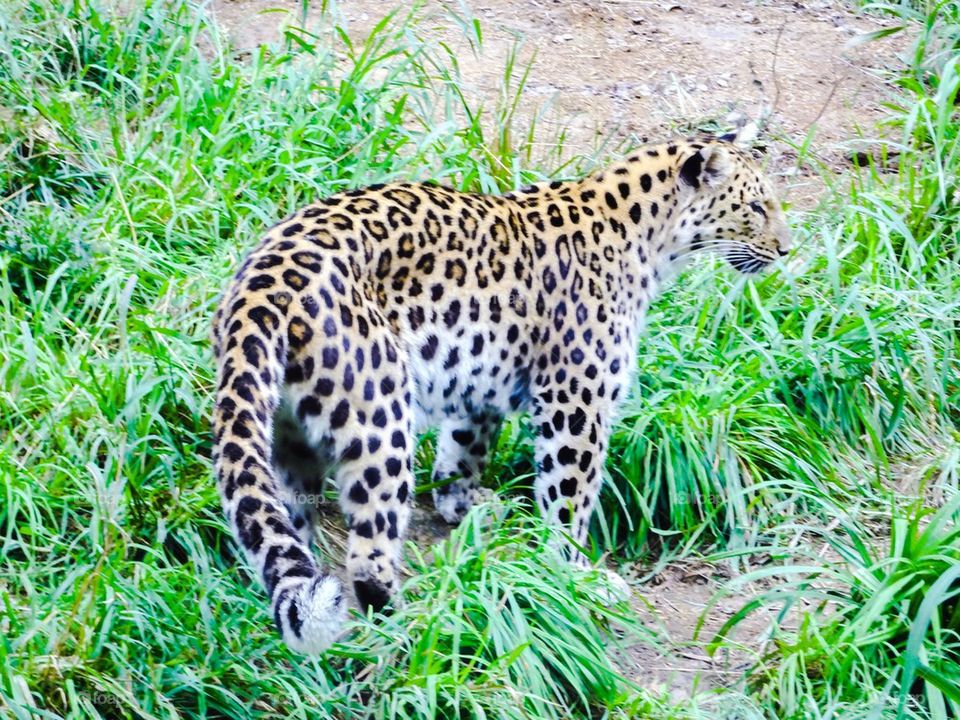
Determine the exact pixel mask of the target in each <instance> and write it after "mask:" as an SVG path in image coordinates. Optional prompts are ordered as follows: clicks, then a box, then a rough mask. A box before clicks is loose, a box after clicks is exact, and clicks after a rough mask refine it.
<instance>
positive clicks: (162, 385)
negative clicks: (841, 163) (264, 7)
mask: <svg viewBox="0 0 960 720" xmlns="http://www.w3.org/2000/svg"><path fill="white" fill-rule="evenodd" d="M957 9H958V6H957V3H956V2H947V3H941V4H940V5H939V6H937V7H932V6H931V7H929V8H928V7H926V6H924V7H917V6H916V4H915V5H909V6H908V5H899V6H895V7H892V6H885V7H884V8H880V7H879V6H877V5H872V6H871V10H872V11H877V10H883V11H886V12H894V13H896V14H897V15H898V16H899V17H901V18H902V22H903V24H904V25H905V26H909V27H917V28H921V29H922V32H920V35H919V40H918V41H917V43H916V49H915V51H914V52H913V53H912V54H911V55H910V56H909V57H908V58H906V59H905V65H904V67H903V68H902V70H901V71H899V72H898V73H897V74H896V75H895V76H894V77H892V78H891V80H892V82H893V83H894V84H895V85H896V86H897V90H896V93H895V94H894V95H892V100H891V103H890V107H889V108H888V116H887V121H886V126H887V127H886V128H885V133H886V137H888V138H890V139H889V140H887V141H884V142H880V141H877V142H876V144H875V152H873V153H872V155H873V157H875V158H876V162H871V163H870V164H868V165H867V166H866V167H864V168H861V169H859V170H857V171H855V172H852V173H851V174H849V175H848V176H845V177H843V178H842V179H840V180H838V181H837V180H835V181H833V184H834V186H835V187H836V188H837V189H836V191H835V192H832V193H830V194H828V195H827V197H825V198H824V201H823V202H822V203H821V205H820V206H819V207H818V208H817V209H816V210H815V211H812V212H808V213H806V214H795V215H794V224H795V227H796V233H797V240H798V243H797V244H798V249H797V250H796V251H795V253H794V254H793V255H792V256H791V257H790V258H788V262H787V263H786V264H785V265H784V266H782V267H780V268H778V270H777V271H776V272H773V273H771V274H769V275H766V276H764V277H762V278H757V279H753V280H746V279H743V278H738V277H736V276H735V275H733V274H732V273H730V272H727V271H726V270H723V269H718V268H715V267H712V266H710V265H709V263H707V264H700V265H697V266H695V267H693V268H692V269H691V270H690V271H688V273H687V274H686V275H685V277H684V281H683V282H682V283H676V284H674V285H673V286H672V287H671V289H670V290H668V291H667V293H666V295H665V297H663V298H661V300H660V301H659V302H658V304H657V305H656V307H655V308H654V310H653V311H652V312H651V315H650V319H649V327H648V331H647V332H646V335H645V338H644V340H643V351H642V352H641V355H640V361H639V368H638V373H637V378H636V383H635V387H634V389H633V392H632V394H631V398H630V399H629V400H628V402H627V404H626V405H625V407H624V408H623V413H622V418H621V419H620V421H619V423H618V429H617V432H616V434H615V437H614V439H613V442H612V448H611V457H610V462H609V463H608V470H609V476H610V477H609V480H610V482H609V484H608V490H607V492H606V493H605V496H604V501H603V505H604V513H603V514H602V515H601V516H600V517H598V519H597V523H596V527H595V533H594V540H595V552H596V555H597V556H598V557H599V556H600V555H602V554H603V553H606V552H610V553H612V554H613V555H614V556H615V557H617V558H623V559H628V558H642V559H644V560H647V561H650V562H657V563H659V564H663V563H666V562H668V561H669V560H670V558H672V557H674V556H676V555H681V554H713V557H715V558H718V559H719V558H725V559H726V560H729V561H731V562H733V563H734V564H738V565H742V566H743V567H745V568H748V569H751V570H752V571H753V573H754V574H749V573H748V574H747V575H745V576H744V581H745V582H746V581H751V580H756V581H757V582H761V581H762V583H761V584H762V585H763V586H764V589H763V591H762V593H761V594H760V595H758V596H757V598H756V600H755V601H747V604H746V611H752V610H754V609H756V608H759V607H761V606H768V607H776V608H784V607H787V608H791V609H793V610H792V612H793V613H794V614H793V615H790V614H789V613H787V614H785V615H784V616H783V622H782V623H781V626H780V627H779V628H778V629H777V631H776V632H775V634H774V643H773V645H770V646H768V647H767V648H766V651H765V653H764V654H763V655H762V656H758V657H757V658H756V660H755V663H754V666H753V668H752V669H751V670H749V671H748V672H747V673H746V674H745V676H744V678H743V679H742V682H741V683H739V684H737V688H736V689H735V690H734V691H733V692H732V694H730V695H720V696H718V697H699V698H697V699H695V700H693V701H690V702H685V703H680V704H677V702H678V701H670V700H669V699H667V698H661V697H658V696H657V695H655V694H652V693H651V692H649V691H646V690H644V689H642V688H639V687H637V686H636V685H635V684H634V683H633V682H632V681H631V679H630V677H629V673H624V671H623V670H622V668H623V667H626V666H627V661H625V660H624V658H623V657H622V655H621V653H620V650H619V649H620V648H622V647H624V646H627V645H631V644H632V645H635V644H641V645H652V646H654V647H659V646H662V645H663V643H664V642H665V640H664V639H663V638H660V637H658V636H656V635H654V634H653V633H652V632H651V631H649V630H647V629H645V628H643V626H642V624H641V623H640V622H639V621H638V620H637V618H636V617H635V616H634V615H633V613H632V612H631V611H630V610H629V609H628V608H626V607H613V608H606V607H604V605H603V604H602V603H601V602H600V601H599V597H600V596H599V593H601V591H602V588H603V580H602V578H600V577H590V576H584V575H582V574H577V575H573V574H572V573H571V571H570V570H569V569H568V568H566V567H565V566H564V565H563V564H561V563H557V562H556V561H555V559H554V558H553V557H552V555H551V554H550V553H548V552H546V551H544V550H541V549H539V548H542V547H543V542H542V540H543V537H544V534H545V533H547V532H548V531H547V530H546V529H544V528H543V526H542V525H541V524H540V523H539V521H538V520H537V519H536V517H535V516H531V515H530V514H528V513H527V512H526V503H525V502H524V501H523V500H522V496H523V495H524V492H525V488H526V487H528V486H529V484H530V477H531V472H532V462H531V451H530V446H531V437H532V435H531V430H530V428H529V427H528V425H527V424H526V423H525V422H524V420H523V419H522V418H513V419H511V420H510V421H509V422H508V423H507V427H506V429H505V431H504V433H503V434H502V436H501V438H500V441H499V444H498V447H497V448H496V452H495V456H494V461H493V462H492V463H491V466H490V470H489V474H490V479H493V478H498V479H501V480H503V479H505V480H506V484H507V486H508V488H509V489H508V490H507V491H506V494H507V495H511V496H520V497H517V498H512V499H510V500H508V501H507V502H506V505H505V507H504V508H501V509H499V510H498V509H491V508H480V509H478V511H476V512H475V513H473V514H472V515H471V516H470V517H469V518H468V520H467V521H466V523H465V524H464V525H463V526H462V527H461V528H459V529H458V530H457V531H456V532H455V533H454V534H453V535H452V536H451V538H450V540H449V541H447V542H446V543H444V544H443V545H441V546H440V547H438V548H437V549H436V550H435V552H434V553H433V555H432V556H431V557H421V556H418V555H417V553H416V549H415V548H413V547H410V548H409V551H408V554H407V555H408V560H409V565H410V569H411V571H412V575H411V579H410V580H409V582H408V583H407V585H406V586H405V589H404V598H405V602H404V604H403V606H402V607H401V609H400V610H399V611H398V612H397V613H396V614H395V615H393V616H392V617H391V618H389V619H384V618H378V619H376V620H375V621H373V620H369V619H364V618H355V619H354V625H353V628H352V632H351V634H350V635H349V636H348V637H347V638H346V639H345V640H344V642H343V643H341V644H338V645H337V646H336V647H335V648H334V650H333V651H332V652H331V653H330V654H329V655H328V656H326V657H325V658H324V659H322V660H319V661H312V660H305V659H302V658H299V657H296V656H293V655H291V654H290V653H288V652H287V651H286V650H285V649H284V647H283V646H282V643H281V642H280V641H279V639H278V638H277V637H276V635H275V633H274V631H273V629H272V623H271V622H270V619H269V617H268V614H267V613H266V612H265V600H264V598H263V595H262V592H261V590H260V589H259V585H258V584H257V583H256V582H254V581H252V579H251V576H250V574H249V571H248V569H247V568H246V567H245V565H244V563H243V562H242V560H239V559H238V556H237V554H235V547H234V545H233V542H232V540H231V539H230V536H229V533H228V532H227V530H226V527H225V524H224V522H223V519H222V517H221V513H220V507H219V500H218V498H217V495H216V490H215V488H214V484H213V482H212V479H211V472H210V462H209V450H210V438H209V431H208V413H209V399H210V390H211V382H212V372H211V370H212V360H211V358H210V354H209V349H208V338H207V333H208V328H209V321H210V315H211V313H212V308H213V304H214V303H215V301H216V299H217V296H218V294H219V292H220V290H221V289H222V287H223V285H224V283H225V282H226V279H227V277H229V275H230V274H231V272H232V271H233V269H234V268H235V267H236V265H237V264H238V261H239V259H240V258H241V257H242V255H243V253H244V252H245V250H246V249H247V248H248V247H249V246H250V244H251V243H252V242H253V241H254V240H255V238H256V237H257V236H258V235H259V233H260V232H261V230H262V228H263V227H264V226H267V225H270V224H272V223H273V222H275V221H276V220H277V219H278V218H281V217H283V216H284V215H286V214H287V213H289V212H290V211H292V210H293V209H295V208H296V207H297V206H299V205H300V204H302V203H303V202H304V201H306V200H308V199H310V198H314V197H317V196H322V195H325V194H328V193H331V192H334V191H336V190H339V189H342V188H346V187H353V186H357V185H364V184H368V183H372V182H378V181H384V180H388V179H393V178H427V177H430V178H436V179H439V180H441V181H444V182H447V183H450V184H453V185H455V186H457V187H461V188H467V189H472V190H481V191H487V192H495V191H499V190H502V189H505V188H511V187H515V186H518V185H521V184H525V183H527V182H530V181H532V180H537V179H542V178H545V177H554V176H558V175H565V176H569V175H573V174H576V173H577V172H578V163H576V162H575V163H572V164H570V165H563V164H561V158H563V157H564V156H565V153H564V152H563V147H562V142H563V135H562V134H561V135H559V136H558V137H556V138H555V142H554V143H553V144H552V145H550V146H549V147H547V148H545V149H544V146H543V144H542V141H543V135H542V132H541V131H540V129H538V128H537V127H536V126H535V125H532V126H530V127H527V128H520V127H519V126H518V125H517V123H516V122H515V117H516V114H517V108H518V107H520V105H521V103H525V102H527V100H526V99H524V96H523V89H524V85H525V82H526V72H527V69H526V68H523V67H520V66H519V65H518V63H517V59H516V58H517V55H516V53H511V54H510V55H509V57H508V60H507V63H506V65H505V68H504V77H503V86H504V91H503V93H502V97H501V99H500V101H499V102H498V103H497V104H495V105H494V106H491V107H488V108H482V107H477V106H474V105H472V104H471V102H470V101H469V100H468V99H467V98H466V97H465V96H464V95H463V94H462V93H461V90H460V85H461V84H460V83H459V82H458V78H459V74H458V73H459V63H462V62H464V59H463V58H458V57H456V56H455V55H454V54H453V53H452V52H450V51H449V49H448V48H446V47H444V46H440V45H436V44H433V43H431V42H428V41H426V40H424V39H423V38H422V37H421V35H420V28H421V27H422V21H423V18H422V12H421V11H414V12H412V13H410V14H407V15H404V14H402V13H395V14H394V15H392V16H389V17H387V18H385V19H384V21H383V22H382V23H380V24H379V25H378V26H377V27H376V28H375V29H374V31H373V32H372V34H371V35H370V36H369V37H368V38H367V39H366V40H365V41H364V42H363V43H357V44H352V43H351V42H350V40H348V38H347V37H346V36H345V35H343V34H341V33H338V32H336V31H333V27H332V25H331V30H332V32H331V33H328V34H321V35H317V36H314V35H311V34H310V33H308V32H306V31H304V30H298V29H296V28H294V29H291V30H289V31H288V33H287V35H286V37H285V39H284V41H283V43H281V44H280V45H279V46H276V47H273V48H269V49H268V48H264V49H260V50H258V51H256V52H255V53H253V55H252V56H251V57H249V58H247V59H245V60H242V61H237V60H235V59H234V57H233V51H232V49H231V48H230V47H229V46H228V45H227V43H226V41H225V40H224V35H223V33H222V32H221V31H220V30H218V29H217V28H216V27H214V26H213V25H212V24H211V22H210V21H209V19H208V18H207V17H206V16H205V15H204V14H203V12H202V11H200V10H198V9H197V8H196V7H195V6H193V5H192V4H190V3H188V2H186V0H165V1H164V0H160V1H156V2H144V3H134V4H131V7H130V11H129V13H128V14H126V15H123V16H117V15H114V14H111V13H110V12H108V11H107V10H105V9H104V8H103V7H101V6H99V5H98V4H96V3H94V2H86V1H85V0H77V2H73V3H69V4H66V5H65V6H63V7H61V5H60V4H59V3H51V2H49V1H48V0H11V2H8V3H7V4H6V6H5V8H4V12H3V13H0V304H2V305H0V377H2V385H0V478H2V481H3V483H2V491H3V497H2V500H0V546H2V556H3V558H4V562H3V564H2V565H0V712H3V713H5V714H10V715H12V716H15V717H24V718H27V717H31V718H32V717H55V716H68V717H88V716H97V715H100V716H102V717H138V718H153V717H164V718H169V717H196V716H200V717H236V716H241V715H246V714H249V715H253V716H258V717H260V716H262V717H273V716H275V715H277V714H280V713H284V714H289V715H292V716H296V717H330V716H332V717H343V718H352V717H368V716H372V717H398V718H404V717H444V718H453V717H487V718H516V717H530V718H551V717H556V718H561V717H597V718H628V717H651V718H692V717H711V718H715V717H737V718H748V717H749V718H754V717H778V718H779V717H798V718H799V717H817V718H819V717H824V718H826V717H896V716H897V715H898V714H900V715H909V716H912V717H923V718H946V717H956V716H957V713H958V705H957V702H958V700H957V697H956V694H955V691H954V690H953V688H955V685H956V679H957V677H958V676H960V673H958V667H957V664H958V656H957V647H958V632H960V628H958V625H957V621H958V620H957V618H958V615H957V610H956V607H957V604H956V597H957V592H958V579H957V576H958V574H960V571H958V570H957V568H958V567H960V558H958V556H957V553H956V548H957V544H958V538H957V536H956V527H957V521H958V518H957V515H956V500H952V499H951V498H953V497H955V496H956V494H957V491H958V490H960V488H958V483H960V433H958V430H957V428H958V426H960V365H958V350H960V322H958V318H960V240H958V235H960V194H958V193H960V186H958V183H957V177H958V175H960V150H958V149H957V148H958V143H957V136H958V134H960V132H958V131H960V119H958V112H957V106H956V98H957V91H958V89H960V75H958V65H957V62H956V60H955V53H953V52H951V51H950V49H951V48H956V47H957V38H958V37H960V31H958V29H957V28H958V24H957V17H958V12H957ZM446 20H447V21H448V22H449V21H455V22H456V23H459V24H460V25H461V27H462V28H463V30H464V32H465V33H466V34H467V38H468V40H469V41H470V42H472V43H473V44H474V45H475V46H479V45H480V44H482V40H483V35H482V29H481V27H480V26H479V25H478V24H477V23H476V22H475V21H473V20H472V19H471V18H468V17H462V18H461V17H447V18H446ZM338 54H339V59H338ZM535 140H536V142H535ZM534 148H537V150H536V151H535V150H534ZM801 155H802V153H801ZM598 161H599V159H598V158H584V164H594V163H596V162H598ZM890 165H892V166H893V169H894V172H890V171H888V170H886V169H884V168H885V167H887V166H890ZM421 449H422V452H421V453H420V455H421V457H422V459H423V460H424V461H425V462H429V460H430V457H431V450H430V442H429V438H428V439H427V440H426V441H425V442H424V443H422V445H421ZM420 472H421V473H425V467H422V468H421V471H420ZM422 477H424V476H423V475H422V476H421V478H422ZM940 506H942V508H941V509H937V508H940ZM798 538H800V540H799V541H798ZM807 541H810V542H818V543H821V544H826V546H828V547H829V548H831V552H830V553H828V554H827V555H826V556H821V555H819V554H810V557H806V555H807V553H805V552H803V550H802V544H803V543H804V542H807ZM819 547H820V545H817V548H819ZM762 563H767V564H766V565H763V564H762ZM782 578H787V579H786V580H782ZM822 598H826V599H828V600H829V602H827V603H823V602H821V599H822ZM811 600H812V601H814V602H816V603H819V604H815V605H804V604H803V602H804V601H811ZM798 608H799V609H798ZM784 612H786V611H784ZM793 617H799V618H800V619H799V620H798V621H797V623H798V624H796V627H794V624H792V623H793V621H792V620H791V619H790V618H793ZM740 619H741V616H740V615H736V616H734V619H733V621H731V626H732V625H736V624H737V623H738V622H739V621H740ZM705 641H706V640H705ZM718 642H719V643H720V644H721V645H722V644H726V643H727V642H728V641H726V640H724V639H723V638H722V637H721V638H720V639H719V640H718ZM738 693H741V694H738ZM731 708H733V709H731ZM951 713H952V714H951Z"/></svg>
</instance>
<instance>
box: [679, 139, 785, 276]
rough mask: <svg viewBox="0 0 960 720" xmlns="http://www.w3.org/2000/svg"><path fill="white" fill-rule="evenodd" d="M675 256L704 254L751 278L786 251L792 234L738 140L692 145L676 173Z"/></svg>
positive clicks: (766, 182) (766, 183)
mask: <svg viewBox="0 0 960 720" xmlns="http://www.w3.org/2000/svg"><path fill="white" fill-rule="evenodd" d="M679 180H680V182H679V185H680V188H681V198H682V200H681V209H680V213H679V215H678V216H677V220H676V225H675V232H674V252H675V253H676V254H677V255H678V256H679V255H687V254H689V253H692V252H695V251H699V250H707V251H712V252H715V253H717V254H719V255H721V256H723V257H724V258H726V260H727V261H728V262H729V263H730V264H731V265H732V266H733V267H734V268H736V269H737V270H739V271H740V272H743V273H755V272H758V271H760V270H762V269H764V268H766V267H767V266H768V265H770V264H771V263H772V262H773V261H775V260H776V259H777V258H779V257H782V256H783V255H786V254H787V252H789V250H790V246H791V241H790V229H789V227H788V226H787V220H786V217H785V216H784V212H783V209H782V207H781V205H780V201H779V200H778V199H777V195H776V193H775V192H774V190H773V186H772V185H771V183H770V182H769V180H767V178H766V177H765V176H764V174H763V172H762V171H761V170H760V167H759V166H758V165H757V162H756V160H755V159H754V158H753V156H752V154H751V153H750V151H748V150H745V149H743V148H741V147H739V146H738V144H737V138H735V137H733V136H723V137H720V138H709V139H703V140H701V141H696V142H693V143H692V144H691V145H690V152H689V153H688V154H687V155H686V157H684V158H682V159H681V164H680V167H679Z"/></svg>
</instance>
